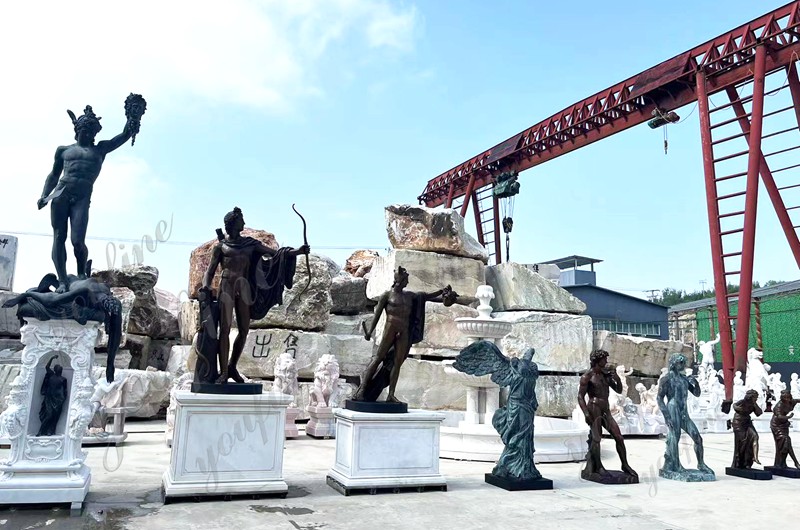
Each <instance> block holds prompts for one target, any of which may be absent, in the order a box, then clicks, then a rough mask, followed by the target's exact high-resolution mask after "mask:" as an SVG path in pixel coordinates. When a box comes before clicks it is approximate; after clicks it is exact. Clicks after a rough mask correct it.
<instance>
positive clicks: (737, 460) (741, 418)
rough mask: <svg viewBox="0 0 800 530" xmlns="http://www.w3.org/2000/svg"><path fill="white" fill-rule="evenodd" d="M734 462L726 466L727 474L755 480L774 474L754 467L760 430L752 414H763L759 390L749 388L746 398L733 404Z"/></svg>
mask: <svg viewBox="0 0 800 530" xmlns="http://www.w3.org/2000/svg"><path fill="white" fill-rule="evenodd" d="M733 411H734V415H733V421H732V422H731V427H732V428H733V463H732V464H731V467H728V468H725V473H726V474H727V475H733V476H737V477H743V478H750V479H755V480H769V479H771V478H772V474H771V473H769V472H768V471H764V470H761V469H753V463H756V464H760V463H761V462H759V461H758V432H757V431H756V428H755V427H754V426H753V420H752V419H751V418H750V414H753V413H755V415H756V416H761V414H763V411H762V410H761V407H759V406H758V392H757V391H755V390H748V391H747V392H745V395H744V399H741V400H739V401H737V402H736V403H734V404H733Z"/></svg>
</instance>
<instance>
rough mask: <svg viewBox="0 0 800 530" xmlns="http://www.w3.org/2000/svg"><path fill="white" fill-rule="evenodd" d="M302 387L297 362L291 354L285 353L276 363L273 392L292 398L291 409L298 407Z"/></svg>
mask: <svg viewBox="0 0 800 530" xmlns="http://www.w3.org/2000/svg"><path fill="white" fill-rule="evenodd" d="M299 390H300V385H299V384H298V383H297V362H296V361H295V358H294V357H293V356H292V354H291V353H289V352H283V353H282V354H281V355H280V356H279V357H278V360H277V362H276V363H275V381H274V382H273V383H272V391H273V392H280V393H281V394H288V395H290V396H292V402H291V404H290V405H289V406H290V407H296V406H297V404H296V400H297V394H298V393H299Z"/></svg>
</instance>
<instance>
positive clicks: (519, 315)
mask: <svg viewBox="0 0 800 530" xmlns="http://www.w3.org/2000/svg"><path fill="white" fill-rule="evenodd" d="M492 316H494V317H495V318H497V319H498V320H502V321H504V322H511V323H512V324H513V326H512V328H511V332H510V333H509V334H508V335H506V336H505V337H503V338H502V339H500V349H501V351H502V352H503V353H504V354H506V355H508V356H509V357H521V356H522V354H523V353H525V351H526V350H527V349H528V348H533V349H535V350H536V353H535V355H534V356H533V360H534V361H535V362H536V364H538V365H539V370H540V371H551V372H572V373H582V372H583V371H585V370H588V369H589V354H590V353H591V351H592V319H591V317H589V316H586V315H570V314H566V313H542V312H538V311H510V312H504V313H493V314H492ZM576 395H577V394H576Z"/></svg>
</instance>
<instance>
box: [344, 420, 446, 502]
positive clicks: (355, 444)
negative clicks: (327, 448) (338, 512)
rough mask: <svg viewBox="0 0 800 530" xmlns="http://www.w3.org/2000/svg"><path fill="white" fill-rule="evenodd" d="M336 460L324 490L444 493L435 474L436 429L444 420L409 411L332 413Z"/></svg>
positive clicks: (345, 492)
mask: <svg viewBox="0 0 800 530" xmlns="http://www.w3.org/2000/svg"><path fill="white" fill-rule="evenodd" d="M334 416H335V418H336V458H335V461H334V464H333V468H331V470H330V471H329V472H328V485H330V486H331V487H333V488H334V489H336V490H337V491H339V492H340V493H342V494H344V495H348V494H349V493H350V492H351V491H352V490H369V491H370V492H371V493H374V492H377V491H379V490H384V489H386V490H390V491H398V490H400V489H406V488H417V489H419V490H423V489H425V488H435V489H439V490H442V491H446V490H447V481H446V480H445V478H444V476H443V475H442V474H441V473H439V427H440V425H441V422H442V421H443V420H444V418H445V416H444V414H441V413H438V412H430V411H426V410H412V411H409V412H407V413H404V414H375V413H368V412H355V411H352V410H347V409H334Z"/></svg>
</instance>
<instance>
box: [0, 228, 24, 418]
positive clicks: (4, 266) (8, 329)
mask: <svg viewBox="0 0 800 530" xmlns="http://www.w3.org/2000/svg"><path fill="white" fill-rule="evenodd" d="M17 242H18V241H17V238H16V237H14V236H11V235H7V234H0V364H18V363H19V362H20V359H19V356H20V352H21V351H22V348H23V346H22V343H21V342H20V340H19V319H18V318H17V308H16V307H12V308H8V309H5V308H3V307H2V305H3V304H4V303H5V302H6V300H8V299H9V298H12V297H14V296H17V293H14V292H12V289H13V288H14V270H15V268H16V265H17ZM12 380H13V379H12ZM8 383H9V384H10V383H11V380H9V381H8ZM2 384H3V383H2V382H0V385H2ZM7 388H8V386H7V385H3V386H2V387H0V393H2V392H7V390H3V389H7ZM3 395H5V393H3ZM3 408H5V399H3V401H2V403H0V409H3Z"/></svg>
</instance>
